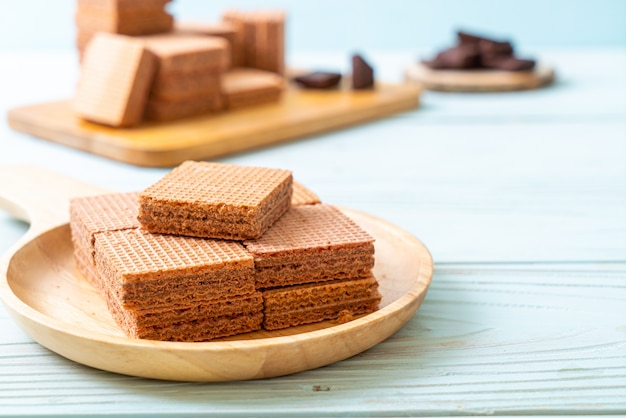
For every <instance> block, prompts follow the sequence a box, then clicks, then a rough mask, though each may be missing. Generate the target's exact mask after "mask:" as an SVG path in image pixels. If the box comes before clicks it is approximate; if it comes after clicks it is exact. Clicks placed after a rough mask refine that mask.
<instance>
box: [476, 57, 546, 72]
mask: <svg viewBox="0 0 626 418" xmlns="http://www.w3.org/2000/svg"><path fill="white" fill-rule="evenodd" d="M482 63H483V65H484V66H485V67H486V68H491V69H494V70H501V71H529V70H532V69H533V68H535V61H534V60H529V59H520V58H515V57H498V56H493V57H483V61H482Z"/></svg>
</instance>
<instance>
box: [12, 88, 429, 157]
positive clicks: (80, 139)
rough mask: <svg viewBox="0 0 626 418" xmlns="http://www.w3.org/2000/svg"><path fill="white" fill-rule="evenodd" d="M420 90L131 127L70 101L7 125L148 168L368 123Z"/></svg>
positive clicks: (34, 108) (354, 94)
mask: <svg viewBox="0 0 626 418" xmlns="http://www.w3.org/2000/svg"><path fill="white" fill-rule="evenodd" d="M420 91H421V89H420V88H419V87H418V86H407V85H384V84H383V85H377V86H376V88H375V89H373V90H363V91H352V90H350V89H347V88H342V89H336V90H302V89H296V88H290V89H288V90H287V91H286V92H285V93H284V95H283V98H282V99H281V101H280V102H278V103H273V104H266V105H261V106H255V107H250V108H247V109H240V110H236V111H232V112H224V113H219V114H212V115H202V116H198V117H193V118H186V119H181V120H178V121H173V122H167V123H156V122H155V123H145V124H142V125H141V126H139V127H136V128H132V129H118V128H110V127H106V126H102V125H98V124H94V123H90V122H87V121H84V120H82V119H80V118H78V117H77V116H76V115H75V114H74V112H73V111H72V107H71V106H72V102H71V100H64V101H58V102H51V103H42V104H35V105H31V106H25V107H20V108H15V109H12V110H10V111H9V113H8V122H9V125H10V126H11V127H12V128H13V129H15V130H17V131H21V132H25V133H27V134H31V135H34V136H37V137H40V138H43V139H47V140H49V141H53V142H57V143H59V144H63V145H67V146H70V147H73V148H78V149H81V150H84V151H88V152H91V153H93V154H97V155H100V156H103V157H107V158H111V159H114V160H118V161H123V162H126V163H129V164H134V165H139V166H148V167H168V166H174V165H177V164H180V163H181V162H183V161H185V160H205V159H211V158H216V157H220V156H225V155H228V154H233V153H237V152H241V151H246V150H250V149H254V148H259V147H264V146H268V145H271V144H276V143H280V142H285V141H290V140H293V139H296V138H301V137H305V136H310V135H313V134H318V133H321V132H326V131H331V130H335V129H339V128H343V127H347V126H351V125H355V124H359V123H363V122H368V121H372V120H375V119H379V118H382V117H385V116H389V115H392V114H395V113H398V112H402V111H406V110H410V109H415V108H417V107H418V105H419V95H420Z"/></svg>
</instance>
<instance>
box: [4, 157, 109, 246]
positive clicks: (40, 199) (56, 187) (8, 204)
mask: <svg viewBox="0 0 626 418" xmlns="http://www.w3.org/2000/svg"><path fill="white" fill-rule="evenodd" d="M104 192H106V190H105V189H102V188H99V187H96V186H93V185H89V184H86V183H83V182H80V181H78V180H74V179H72V178H69V177H67V176H64V175H62V174H59V173H56V172H54V171H51V170H48V169H45V168H41V167H36V166H0V208H1V209H4V210H6V211H8V212H9V213H10V214H11V215H12V216H14V217H15V218H17V219H20V220H23V221H25V222H28V223H30V228H29V230H28V232H27V233H26V235H25V236H24V237H23V238H22V239H21V240H20V242H24V241H26V240H28V239H30V238H32V237H34V236H36V235H38V234H40V233H41V232H44V231H46V230H49V229H51V228H54V227H56V226H59V225H62V224H64V223H67V222H68V221H69V199H70V198H72V197H77V196H87V195H93V194H97V193H104Z"/></svg>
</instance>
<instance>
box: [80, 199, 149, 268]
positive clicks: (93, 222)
mask: <svg viewBox="0 0 626 418" xmlns="http://www.w3.org/2000/svg"><path fill="white" fill-rule="evenodd" d="M138 210H139V201H138V193H135V192H130V193H110V194H101V195H95V196H86V197H76V198H73V199H70V228H71V232H72V242H73V243H74V246H75V247H77V248H80V249H82V250H83V251H84V252H85V253H86V254H88V257H86V261H89V263H90V264H94V262H93V251H94V248H93V246H94V242H95V234H97V233H99V232H105V231H115V230H120V229H135V228H139V226H140V225H139V221H138V220H137V212H138Z"/></svg>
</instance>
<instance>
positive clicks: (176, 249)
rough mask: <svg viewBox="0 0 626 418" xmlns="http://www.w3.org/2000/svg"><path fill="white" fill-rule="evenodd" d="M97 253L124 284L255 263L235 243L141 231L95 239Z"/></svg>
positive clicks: (121, 232) (125, 232)
mask: <svg viewBox="0 0 626 418" xmlns="http://www.w3.org/2000/svg"><path fill="white" fill-rule="evenodd" d="M96 250H98V251H101V252H102V253H103V254H104V255H105V257H106V258H107V259H108V260H109V262H110V264H111V266H112V268H113V269H114V270H115V271H116V272H117V273H118V274H120V275H123V277H124V279H125V280H132V278H133V277H135V276H141V277H145V276H146V275H154V278H158V277H162V276H164V275H165V274H166V273H168V272H171V273H176V272H184V273H185V274H192V273H193V274H200V273H201V272H205V271H215V270H223V269H228V268H230V269H243V268H253V266H254V261H253V258H252V256H251V255H250V254H248V253H247V252H246V250H245V249H244V247H243V246H242V245H241V244H240V243H238V242H234V241H222V240H220V241H218V240H210V239H203V238H192V237H182V236H178V235H161V234H150V233H146V232H143V231H141V230H126V231H111V232H108V233H107V234H106V235H103V236H101V237H98V239H96Z"/></svg>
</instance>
